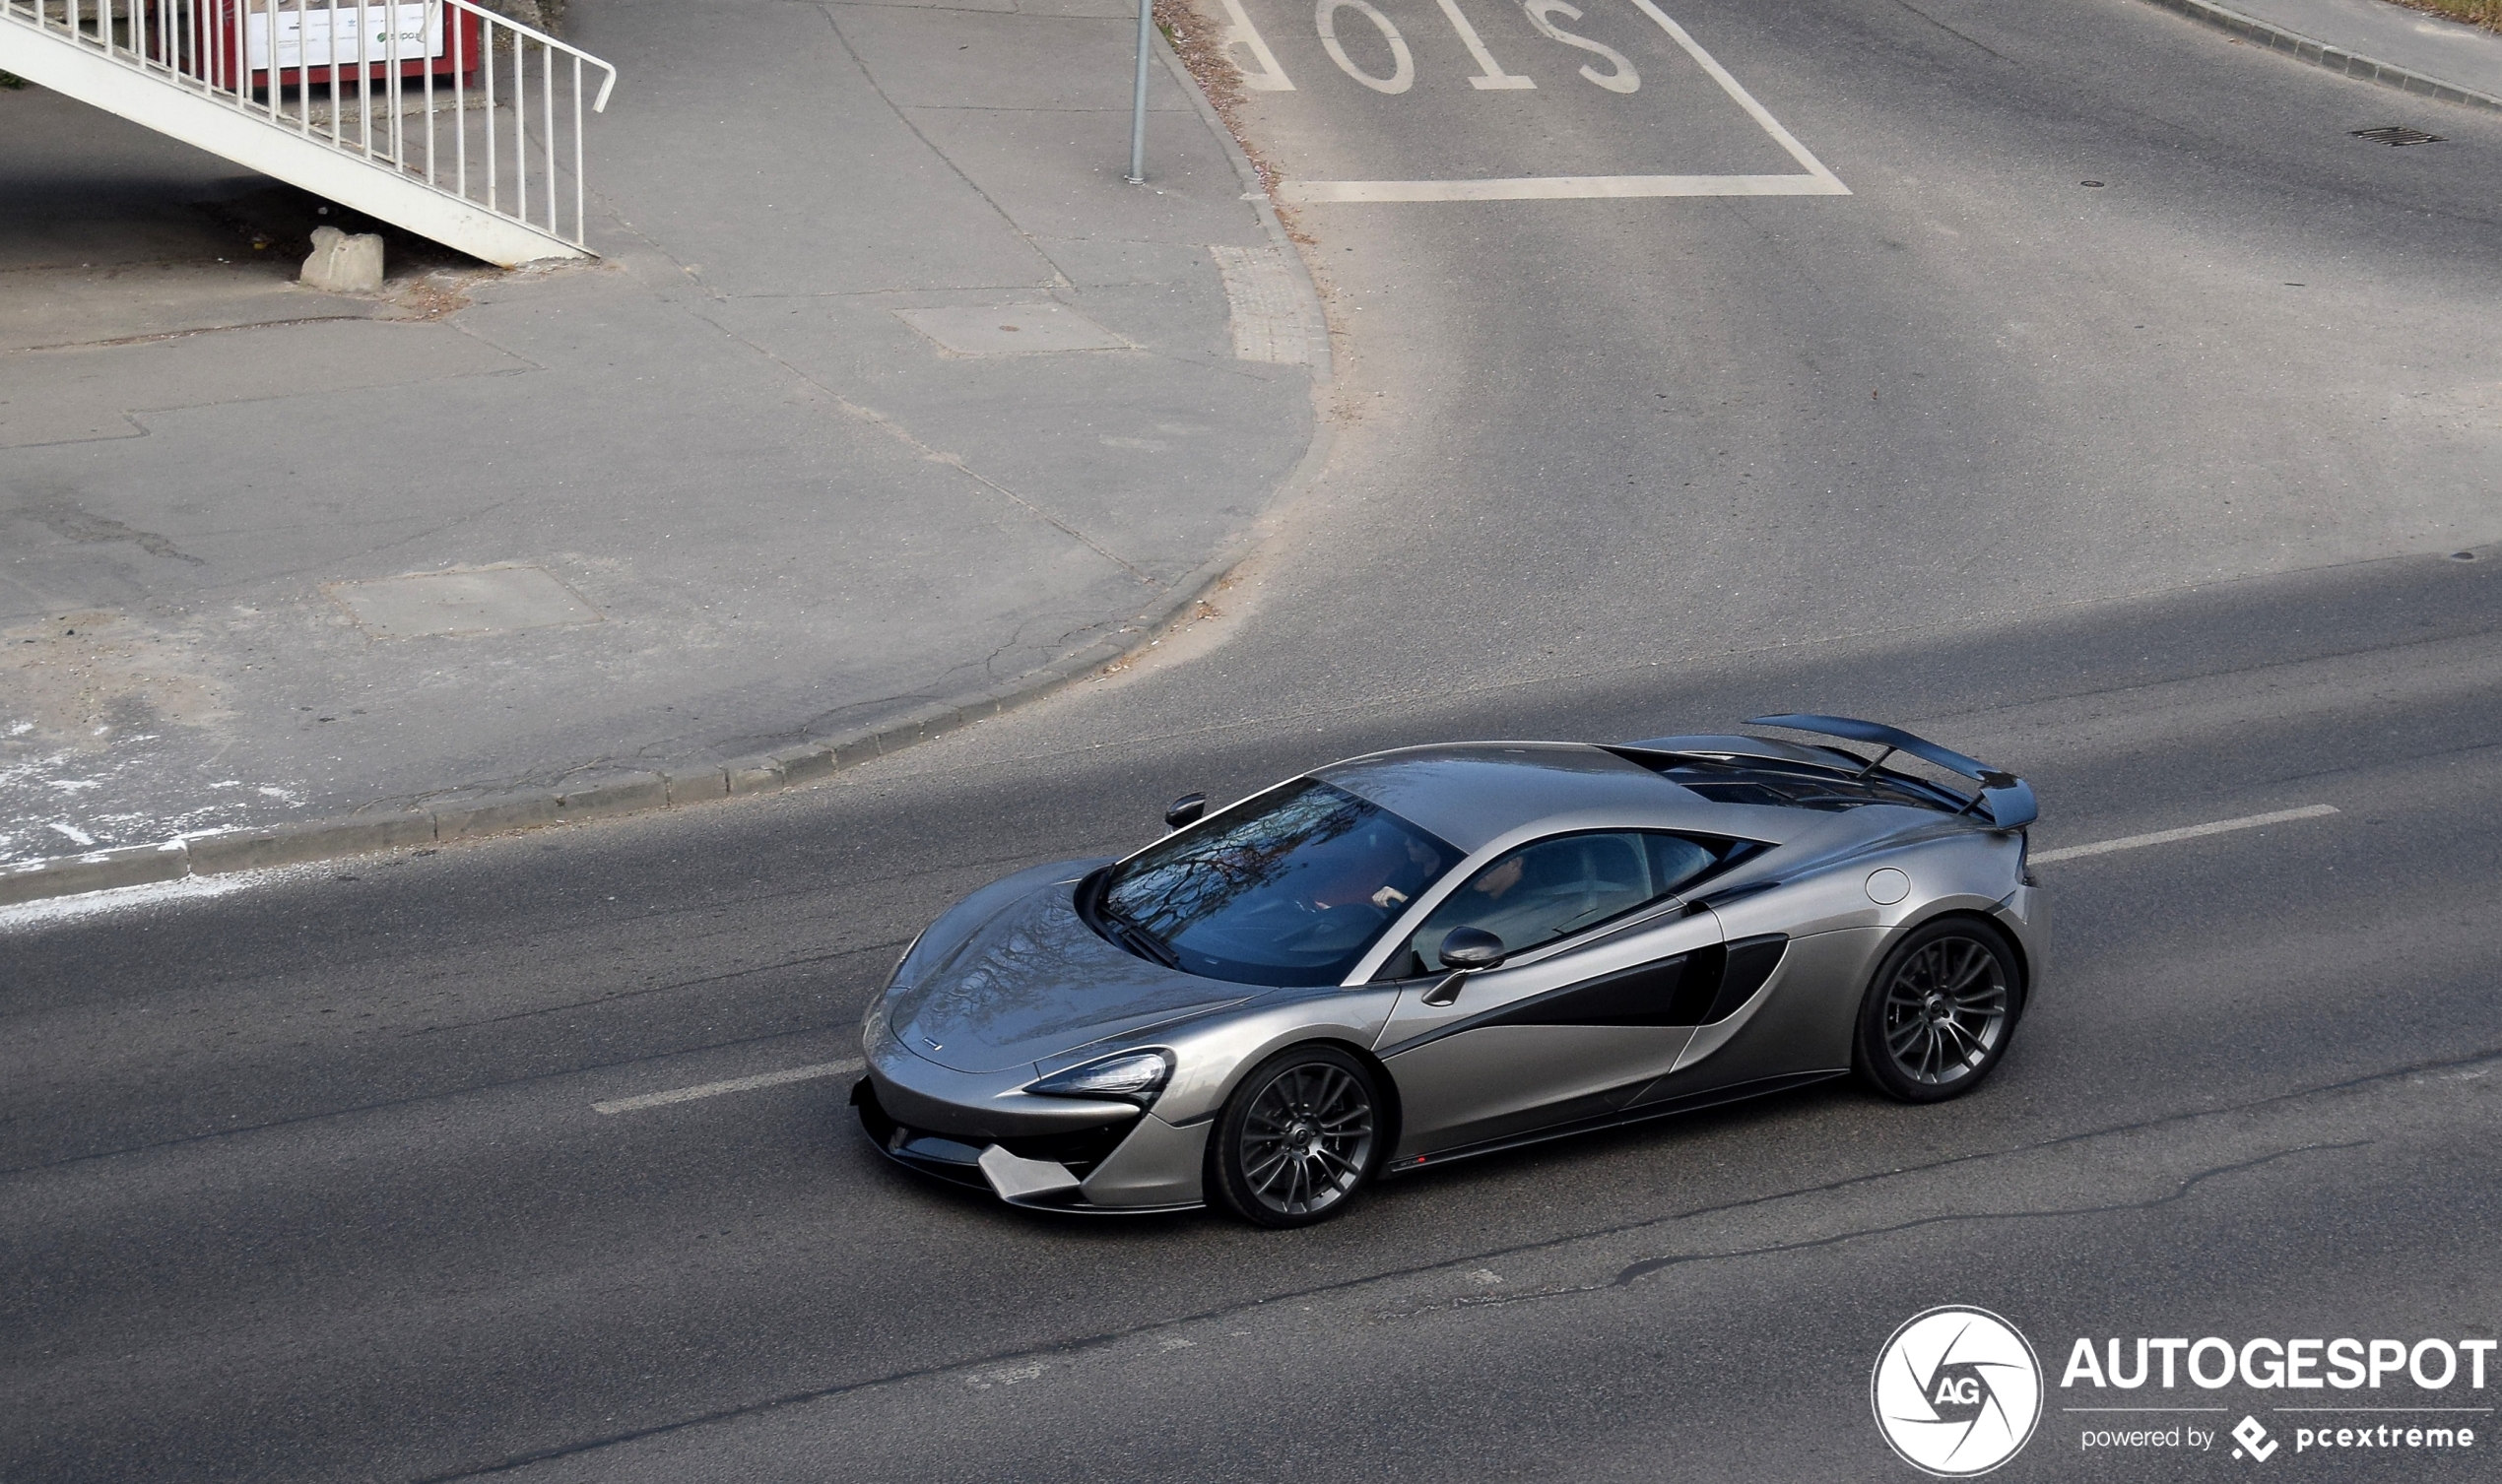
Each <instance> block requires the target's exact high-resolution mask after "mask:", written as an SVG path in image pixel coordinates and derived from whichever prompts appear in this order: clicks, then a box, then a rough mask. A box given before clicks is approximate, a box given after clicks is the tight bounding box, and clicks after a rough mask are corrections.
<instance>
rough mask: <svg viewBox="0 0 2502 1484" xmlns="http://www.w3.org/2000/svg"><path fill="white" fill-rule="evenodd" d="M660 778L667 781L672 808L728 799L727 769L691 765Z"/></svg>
mask: <svg viewBox="0 0 2502 1484" xmlns="http://www.w3.org/2000/svg"><path fill="white" fill-rule="evenodd" d="M661 776H662V777H663V778H665V779H667V780H668V783H669V803H670V806H671V807H673V808H674V807H677V806H679V805H682V804H697V803H700V802H702V801H703V800H706V799H725V798H728V797H729V793H730V774H729V770H728V769H727V768H699V767H695V766H692V765H689V766H687V767H684V768H676V769H672V770H671V771H669V772H667V773H664V774H662V775H661Z"/></svg>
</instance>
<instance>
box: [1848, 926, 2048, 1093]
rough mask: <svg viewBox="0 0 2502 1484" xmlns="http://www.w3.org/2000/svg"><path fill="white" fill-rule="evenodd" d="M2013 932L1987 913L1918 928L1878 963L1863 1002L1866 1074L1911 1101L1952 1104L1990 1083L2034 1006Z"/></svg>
mask: <svg viewBox="0 0 2502 1484" xmlns="http://www.w3.org/2000/svg"><path fill="white" fill-rule="evenodd" d="M2019 963H2020V961H2019V960H2018V959H2017V958H2016V956H2015V947H2014V945H2013V944H2012V943H2010V942H2008V938H2007V935H2006V934H2004V933H2002V932H2000V931H1999V930H1998V929H1997V928H1995V927H1993V926H1991V925H1990V924H1989V923H1986V922H1983V921H1981V920H1980V919H1979V918H1971V917H1949V918H1941V919H1940V920H1938V921H1937V922H1934V923H1930V924H1928V925H1926V926H1924V927H1921V928H1918V929H1915V930H1914V931H1913V932H1912V934H1911V936H1908V937H1905V938H1904V939H1903V940H1902V941H1901V942H1899V943H1896V944H1895V945H1894V948H1893V951H1892V952H1890V953H1887V954H1886V955H1885V960H1884V962H1882V963H1880V964H1878V965H1877V975H1876V978H1874V979H1873V980H1871V981H1870V982H1869V986H1868V994H1867V996H1866V997H1865V998H1864V999H1862V1000H1861V1001H1860V1006H1859V1033H1858V1037H1857V1040H1856V1054H1855V1056H1854V1057H1853V1061H1854V1063H1855V1064H1856V1065H1857V1068H1858V1071H1859V1074H1860V1077H1861V1079H1862V1080H1864V1081H1866V1082H1867V1083H1868V1084H1869V1085H1870V1086H1872V1087H1874V1088H1876V1089H1877V1091H1878V1092H1881V1093H1883V1094H1884V1095H1885V1096H1887V1097H1889V1098H1892V1099H1894V1100H1895V1101H1897V1102H1903V1103H1942V1102H1944V1101H1945V1100H1946V1099H1947V1098H1956V1097H1961V1096H1963V1094H1965V1093H1967V1092H1970V1091H1971V1090H1972V1089H1973V1088H1975V1087H1978V1086H1980V1085H1981V1080H1982V1079H1983V1078H1984V1077H1987V1076H1988V1075H1989V1074H1990V1072H1991V1070H1992V1069H1993V1068H1995V1067H1996V1066H1997V1065H1998V1064H1999V1062H2000V1060H2001V1059H2002V1058H2004V1057H2005V1056H2006V1055H2007V1043H2008V1038H2010V1037H2011V1036H2013V1035H2014V1033H2015V1022H2016V1019H2017V1017H2019V1016H2020V1015H2021V1014H2022V1013H2023V1011H2024V976H2023V971H2022V969H2021V968H2020V967H2019Z"/></svg>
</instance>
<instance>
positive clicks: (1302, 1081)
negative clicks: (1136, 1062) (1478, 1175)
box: [1207, 1044, 1383, 1227]
mask: <svg viewBox="0 0 2502 1484" xmlns="http://www.w3.org/2000/svg"><path fill="white" fill-rule="evenodd" d="M1381 1106H1382V1104H1381V1087H1380V1084H1379V1082H1378V1081H1376V1080H1375V1079H1374V1076H1373V1073H1372V1071H1371V1069H1370V1068H1368V1067H1366V1066H1365V1065H1364V1064H1363V1063H1361V1062H1359V1061H1357V1060H1356V1059H1355V1058H1354V1057H1352V1056H1350V1055H1349V1054H1348V1053H1346V1052H1344V1051H1341V1050H1339V1049H1338V1048H1336V1047H1334V1046H1323V1045H1318V1044H1314V1045H1308V1046H1297V1047H1292V1048H1289V1049H1288V1050H1285V1051H1283V1052H1280V1053H1278V1054H1277V1055H1276V1056H1274V1057H1271V1058H1270V1059H1269V1060H1267V1061H1266V1062H1263V1063H1261V1064H1260V1065H1258V1066H1256V1067H1254V1068H1252V1071H1251V1074H1250V1075H1249V1076H1247V1077H1244V1078H1243V1079H1242V1085H1241V1086H1239V1087H1236V1088H1235V1089H1234V1090H1233V1096H1232V1097H1230V1098H1228V1099H1226V1100H1225V1107H1224V1112H1223V1113H1222V1114H1220V1115H1218V1119H1217V1128H1216V1134H1215V1136H1214V1137H1213V1138H1211V1139H1210V1140H1209V1142H1208V1171H1207V1184H1208V1194H1209V1195H1210V1196H1211V1197H1212V1198H1213V1199H1215V1200H1216V1201H1218V1202H1220V1203H1222V1204H1223V1205H1224V1206H1226V1207H1227V1208H1228V1209H1230V1210H1232V1211H1233V1213H1234V1214H1235V1215H1238V1216H1240V1217H1242V1218H1243V1219H1244V1220H1246V1221H1252V1222H1256V1223H1258V1224H1259V1225H1261V1226H1280V1227H1283V1226H1309V1225H1311V1224H1312V1223H1313V1222H1315V1221H1326V1220H1328V1219H1329V1218H1330V1217H1332V1216H1335V1215H1337V1214H1338V1213H1339V1212H1340V1211H1341V1210H1343V1209H1345V1208H1346V1205H1347V1202H1348V1201H1349V1200H1350V1198H1352V1197H1353V1195H1354V1194H1355V1193H1356V1192H1357V1191H1358V1190H1360V1189H1362V1188H1363V1184H1364V1182H1365V1181H1367V1180H1369V1179H1371V1178H1372V1173H1373V1166H1374V1164H1375V1163H1376V1162H1377V1159H1378V1155H1379V1152H1380V1148H1381V1143H1380V1139H1381V1131H1382V1122H1383V1121H1382V1116H1381Z"/></svg>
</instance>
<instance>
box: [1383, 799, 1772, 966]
mask: <svg viewBox="0 0 2502 1484" xmlns="http://www.w3.org/2000/svg"><path fill="white" fill-rule="evenodd" d="M1729 853H1730V847H1729V846H1727V845H1725V844H1722V843H1719V842H1704V841H1698V840H1690V839H1687V838H1685V837H1684V836H1682V835H1669V834H1657V833H1652V832H1650V831H1643V830H1621V831H1606V832H1597V833H1591V834H1582V835H1558V836H1555V837H1554V838H1552V839H1547V840H1538V841H1533V842H1531V843H1530V844H1528V845H1524V846H1521V847H1520V848H1519V849H1517V850H1514V851H1510V852H1508V853H1507V854H1505V855H1504V856H1503V857H1501V858H1500V859H1499V860H1496V861H1494V862H1493V863H1492V864H1490V865H1488V866H1487V867H1486V868H1485V869H1484V870H1482V871H1479V872H1478V873H1477V874H1476V875H1475V876H1472V877H1471V878H1470V879H1469V881H1468V884H1466V885H1464V886H1462V887H1461V888H1460V889H1459V890H1457V891H1455V892H1453V893H1451V895H1450V896H1448V897H1446V898H1444V899H1443V902H1442V905H1440V906H1439V907H1436V908H1435V909H1434V910H1433V915H1432V916H1430V917H1428V918H1426V919H1425V922H1424V926H1423V927H1421V928H1419V929H1417V930H1416V934H1415V936H1412V937H1411V938H1409V940H1408V946H1407V950H1406V951H1405V952H1404V953H1402V954H1399V955H1397V956H1396V960H1397V961H1395V962H1394V963H1393V964H1392V965H1391V968H1392V970H1393V976H1394V977H1403V976H1404V975H1411V974H1422V973H1429V972H1432V971H1433V970H1436V969H1438V968H1440V967H1441V963H1442V961H1441V958H1440V956H1439V953H1438V952H1437V950H1438V949H1439V948H1440V947H1441V945H1442V939H1443V938H1444V937H1445V936H1449V934H1450V933H1451V931H1452V930H1453V929H1455V928H1481V929H1483V930H1484V931H1486V932H1488V933H1491V934H1493V935H1494V936H1496V937H1499V938H1501V939H1502V940H1503V947H1504V949H1505V950H1506V951H1507V952H1511V953H1525V952H1527V951H1529V950H1530V949H1532V948H1535V947H1538V946H1540V945H1542V944H1545V943H1549V942H1552V941H1554V940H1555V939H1556V938H1559V937H1563V936H1567V935H1569V934H1573V933H1578V932H1580V931H1581V930H1582V929H1584V928H1589V927H1594V926H1596V925H1597V924H1600V923H1603V922H1606V921H1607V920H1608V919H1610V918H1613V917H1620V916H1622V915H1623V914H1625V913H1627V912H1631V911H1633V910H1634V909H1635V908H1637V907H1643V906H1647V905H1649V904H1650V903H1652V902H1656V901H1658V900H1659V899H1660V898H1662V897H1664V896H1667V895H1669V894H1670V893H1672V892H1674V891H1676V890H1677V888H1678V887H1679V886H1681V885H1683V884H1684V883H1685V882H1687V881H1690V880H1692V879H1694V878H1695V877H1697V876H1699V875H1701V874H1703V873H1704V872H1705V871H1709V870H1711V868H1713V867H1714V866H1717V865H1719V864H1720V862H1721V861H1722V860H1724V859H1726V858H1727V856H1728V855H1729Z"/></svg>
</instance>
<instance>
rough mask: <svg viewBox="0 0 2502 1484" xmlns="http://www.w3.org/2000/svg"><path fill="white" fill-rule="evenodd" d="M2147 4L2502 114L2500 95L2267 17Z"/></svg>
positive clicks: (2166, 0) (2193, 3) (2209, 5)
mask: <svg viewBox="0 0 2502 1484" xmlns="http://www.w3.org/2000/svg"><path fill="white" fill-rule="evenodd" d="M2146 3H2147V4H2149V5H2155V6H2160V7H2161V8H2162V9H2164V10H2168V11H2171V12H2173V13H2174V14H2176V15H2181V16H2185V17H2187V18H2189V19H2190V20H2192V21H2196V22H2197V23H2199V24H2200V25H2202V26H2210V27H2213V28H2214V29H2215V30H2217V31H2220V32H2228V33H2229V34H2232V35H2236V36H2240V37H2241V38H2242V39H2244V40H2247V41H2255V42H2257V43H2258V44H2260V45H2262V46H2265V47H2267V48H2268V49H2269V50H2271V51H2276V52H2282V53H2283V54H2284V55H2286V56H2289V57H2292V58H2293V59H2294V60H2296V61H2298V62H2307V63H2309V64H2310V65H2312V66H2314V67H2325V68H2327V69H2328V70H2329V71H2331V72H2336V73H2341V74H2343V75H2344V76H2346V77H2350V78H2360V79H2361V80H2363V81H2364V82H2367V83H2378V84H2380V85H2381V86H2382V87H2384V88H2395V89H2397V90H2398V91H2400V92H2401V93H2411V94H2413V95H2415V96H2416V97H2429V98H2433V99H2435V100H2437V101H2440V102H2445V103H2464V104H2466V105H2467V106H2469V107H2470V108H2485V109H2489V110H2492V111H2494V112H2497V113H2502V97H2494V96H2493V95H2491V94H2489V93H2478V92H2477V91H2476V90H2474V89H2473V88H2462V87H2460V86H2459V85H2458V84H2456V83H2446V82H2443V81H2442V80H2441V79H2439V78H2437V77H2432V76H2429V75H2427V74H2425V73H2421V72H2417V71H2415V70H2413V69H2412V68H2407V67H2401V66H2398V65H2397V64H2395V63H2392V62H2383V61H2378V60H2375V59H2374V58H2371V57H2367V56H2364V55H2362V54H2361V53H2360V52H2355V51H2349V50H2347V49H2346V48H2344V47H2342V46H2337V45H2332V44H2331V43H2329V42H2327V41H2322V40H2317V39H2315V38H2313V37H2311V36H2306V35H2304V34H2303V33H2302V32H2298V31H2287V30H2286V29H2285V28H2283V27H2281V26H2278V25H2276V24H2275V23H2273V22H2272V21H2262V20H2260V19H2259V18H2258V17H2256V16H2246V15H2243V14H2242V13H2241V12H2240V11H2237V10H2234V9H2232V8H2231V7H2229V6H2223V5H2217V4H2214V3H2213V0H2146Z"/></svg>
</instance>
